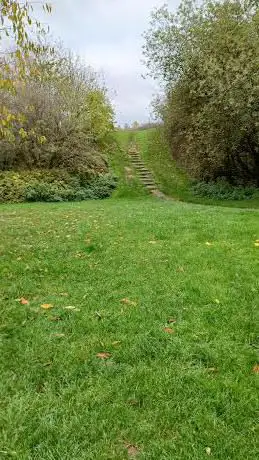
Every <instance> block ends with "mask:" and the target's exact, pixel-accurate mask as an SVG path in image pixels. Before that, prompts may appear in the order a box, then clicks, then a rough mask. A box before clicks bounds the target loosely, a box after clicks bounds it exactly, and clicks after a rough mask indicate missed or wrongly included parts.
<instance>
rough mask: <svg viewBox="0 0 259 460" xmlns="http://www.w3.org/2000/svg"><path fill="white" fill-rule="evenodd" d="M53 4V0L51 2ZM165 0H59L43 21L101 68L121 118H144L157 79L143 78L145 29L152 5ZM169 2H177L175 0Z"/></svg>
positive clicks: (119, 119)
mask: <svg viewBox="0 0 259 460" xmlns="http://www.w3.org/2000/svg"><path fill="white" fill-rule="evenodd" d="M52 3H53V1H52ZM164 3H165V1H164V0H131V1H130V0H74V1H72V0H56V1H54V5H53V6H54V11H53V13H52V15H51V16H49V17H48V18H46V19H45V20H46V21H48V22H49V23H50V28H51V31H52V32H53V35H54V36H56V37H58V38H61V39H62V41H63V42H64V44H65V46H67V47H69V48H70V49H72V50H73V51H74V52H76V53H78V54H79V55H80V56H81V57H82V58H83V59H84V60H85V62H86V63H87V64H90V65H92V66H93V67H94V68H95V69H96V70H98V71H101V72H102V74H103V75H104V77H105V80H106V82H107V84H108V86H109V88H110V90H111V93H113V94H114V91H115V92H116V97H115V101H114V102H115V106H116V112H117V119H118V121H119V122H120V123H124V122H132V121H134V120H136V119H137V120H139V121H145V120H147V119H148V117H149V110H148V106H149V104H150V102H151V98H152V94H153V93H154V92H155V84H154V83H152V82H151V81H150V80H143V78H142V76H141V74H143V73H144V72H145V69H144V68H143V66H142V64H141V58H142V53H141V47H142V42H143V39H142V33H143V32H144V31H145V30H146V28H147V27H148V22H149V16H150V12H151V10H152V9H153V8H154V7H155V6H161V5H163V4H164ZM169 3H170V4H175V3H176V4H177V3H179V1H178V0H171V2H169Z"/></svg>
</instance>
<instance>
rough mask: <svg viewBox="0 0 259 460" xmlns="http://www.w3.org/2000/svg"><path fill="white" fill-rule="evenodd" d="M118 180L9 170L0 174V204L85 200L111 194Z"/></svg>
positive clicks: (62, 172) (60, 173)
mask: <svg viewBox="0 0 259 460" xmlns="http://www.w3.org/2000/svg"><path fill="white" fill-rule="evenodd" d="M115 187H116V179H115V178H114V177H113V176H112V175H110V174H105V175H99V176H96V177H95V178H94V179H91V180H90V181H87V180H86V179H85V177H84V176H80V175H79V174H77V175H73V174H71V173H69V172H68V171H66V170H60V169H59V170H51V171H46V170H34V171H19V172H17V171H15V172H14V171H5V172H1V173H0V202H22V201H48V202H55V201H81V200H88V199H102V198H107V197H109V196H110V195H111V193H112V191H113V190H114V188H115Z"/></svg>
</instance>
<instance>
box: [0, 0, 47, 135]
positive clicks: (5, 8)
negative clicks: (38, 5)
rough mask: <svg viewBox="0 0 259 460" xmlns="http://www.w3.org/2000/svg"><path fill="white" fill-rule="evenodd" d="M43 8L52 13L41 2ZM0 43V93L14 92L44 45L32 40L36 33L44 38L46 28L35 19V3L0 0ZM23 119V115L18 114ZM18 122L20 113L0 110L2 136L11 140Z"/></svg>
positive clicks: (3, 108) (0, 133)
mask: <svg viewBox="0 0 259 460" xmlns="http://www.w3.org/2000/svg"><path fill="white" fill-rule="evenodd" d="M42 8H43V9H44V10H45V11H46V12H48V13H50V12H51V5H50V4H49V3H45V2H42ZM0 22H1V27H0V44H2V45H3V44H4V45H5V46H4V49H2V50H1V54H0V65H1V66H0V91H4V92H10V93H15V91H16V85H17V84H19V82H21V81H22V80H24V79H25V77H26V61H27V59H28V58H29V56H30V55H37V54H39V53H40V52H41V48H42V47H41V46H40V45H39V44H37V42H35V41H34V40H33V34H37V35H41V34H42V33H44V28H43V27H42V25H41V23H40V22H39V21H37V20H35V19H33V2H30V1H28V0H26V1H24V2H19V1H15V0H0ZM8 46H12V49H13V51H12V52H11V56H12V57H13V58H14V60H15V63H16V69H17V72H16V78H15V79H14V78H13V70H12V68H11V67H12V62H10V59H9V57H10V56H8V62H7V60H6V56H7V54H8V55H10V52H9V51H8ZM19 118H21V119H22V118H23V114H22V113H21V114H19V115H18V121H19ZM16 122H17V114H16V115H15V114H14V113H10V112H9V110H8V109H7V107H6V106H5V105H2V106H1V107H0V136H1V137H7V138H11V137H12V127H13V125H14V124H15V123H16Z"/></svg>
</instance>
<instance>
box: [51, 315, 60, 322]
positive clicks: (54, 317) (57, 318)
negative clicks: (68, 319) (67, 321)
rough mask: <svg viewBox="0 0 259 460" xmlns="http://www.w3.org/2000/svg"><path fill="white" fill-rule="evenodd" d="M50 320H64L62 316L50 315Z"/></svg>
mask: <svg viewBox="0 0 259 460" xmlns="http://www.w3.org/2000/svg"><path fill="white" fill-rule="evenodd" d="M49 320H50V321H62V318H61V316H50V317H49Z"/></svg>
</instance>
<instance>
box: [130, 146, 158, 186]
mask: <svg viewBox="0 0 259 460" xmlns="http://www.w3.org/2000/svg"><path fill="white" fill-rule="evenodd" d="M129 156H130V158H131V162H132V164H133V166H134V168H135V169H136V171H137V174H138V176H139V178H140V180H141V182H142V184H143V185H144V186H145V187H146V188H147V189H148V190H149V191H150V193H153V194H156V193H157V192H158V189H157V185H156V183H155V180H154V178H153V176H152V174H151V172H150V171H149V170H148V169H147V168H146V166H145V164H144V162H143V160H142V158H141V156H140V154H139V151H138V148H137V146H136V145H135V144H132V145H131V146H130V148H129Z"/></svg>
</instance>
